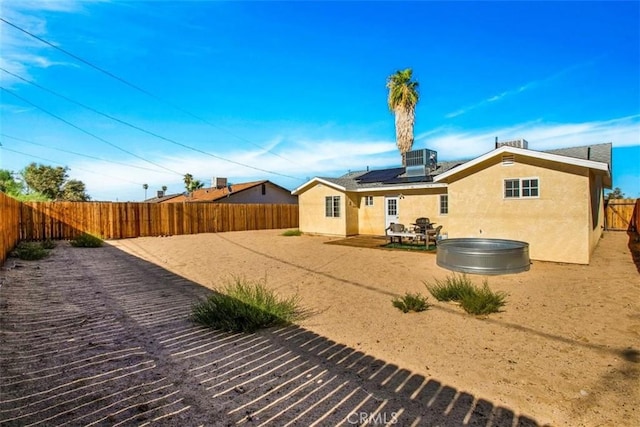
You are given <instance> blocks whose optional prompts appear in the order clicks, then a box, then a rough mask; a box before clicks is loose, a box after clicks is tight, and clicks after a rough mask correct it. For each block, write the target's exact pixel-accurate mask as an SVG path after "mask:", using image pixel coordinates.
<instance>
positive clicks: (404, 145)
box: [394, 106, 415, 166]
mask: <svg viewBox="0 0 640 427" xmlns="http://www.w3.org/2000/svg"><path fill="white" fill-rule="evenodd" d="M394 113H395V115H396V143H397V145H398V149H399V150H400V155H401V156H402V166H406V159H405V157H406V154H407V152H408V151H411V147H413V124H414V122H415V115H414V110H413V108H410V109H408V108H405V107H402V106H398V108H396V109H395V110H394Z"/></svg>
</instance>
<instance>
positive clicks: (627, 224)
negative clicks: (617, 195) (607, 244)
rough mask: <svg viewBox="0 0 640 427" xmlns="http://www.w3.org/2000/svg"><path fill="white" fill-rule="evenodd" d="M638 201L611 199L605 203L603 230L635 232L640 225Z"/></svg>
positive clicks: (639, 201)
mask: <svg viewBox="0 0 640 427" xmlns="http://www.w3.org/2000/svg"><path fill="white" fill-rule="evenodd" d="M639 204H640V199H611V200H607V201H605V210H604V212H605V217H604V218H605V219H604V220H605V229H607V230H619V231H637V230H638V229H637V226H638V224H640V208H639V207H638V205H639Z"/></svg>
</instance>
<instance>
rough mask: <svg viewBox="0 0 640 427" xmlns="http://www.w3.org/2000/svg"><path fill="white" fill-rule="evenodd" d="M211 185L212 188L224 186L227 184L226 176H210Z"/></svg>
mask: <svg viewBox="0 0 640 427" xmlns="http://www.w3.org/2000/svg"><path fill="white" fill-rule="evenodd" d="M211 186H212V187H213V188H224V187H226V186H227V178H219V177H213V178H211Z"/></svg>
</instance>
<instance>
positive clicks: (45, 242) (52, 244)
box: [40, 239, 56, 249]
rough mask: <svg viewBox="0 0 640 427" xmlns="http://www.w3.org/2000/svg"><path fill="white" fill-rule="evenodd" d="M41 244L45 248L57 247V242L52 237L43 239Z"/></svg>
mask: <svg viewBox="0 0 640 427" xmlns="http://www.w3.org/2000/svg"><path fill="white" fill-rule="evenodd" d="M40 244H41V245H42V247H43V248H44V249H53V248H55V247H56V242H54V241H53V240H51V239H47V240H43V241H42V243H40Z"/></svg>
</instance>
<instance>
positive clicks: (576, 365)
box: [112, 230, 640, 426]
mask: <svg viewBox="0 0 640 427" xmlns="http://www.w3.org/2000/svg"><path fill="white" fill-rule="evenodd" d="M330 240H331V239H330V238H328V237H318V236H304V235H303V236H299V237H284V236H282V235H281V231H277V230H268V231H252V232H235V233H220V234H201V235H192V236H173V237H161V238H139V239H132V240H121V241H116V242H112V243H113V244H114V245H115V246H116V247H118V248H120V249H122V250H124V251H127V252H129V253H131V254H134V255H135V256H137V257H141V258H144V259H145V260H148V261H150V262H153V263H155V264H157V265H159V266H161V267H163V268H165V269H167V270H169V271H171V272H174V273H176V274H179V275H181V276H184V277H186V278H188V279H190V280H192V281H194V282H197V283H199V284H202V285H204V286H206V287H210V288H215V287H217V286H219V285H221V284H223V283H225V281H227V280H229V279H230V278H232V277H234V276H243V277H245V278H246V279H249V280H260V279H265V278H266V282H267V284H268V286H270V287H272V288H273V289H276V290H277V291H278V292H280V293H281V294H283V295H289V294H293V293H297V294H299V296H300V297H301V300H302V302H303V304H304V305H305V306H306V307H308V308H311V309H313V310H315V314H314V315H313V316H312V317H310V318H308V319H306V320H304V321H303V322H302V326H303V327H304V328H307V329H309V330H311V331H313V332H315V333H317V334H319V335H321V336H324V337H327V338H329V339H331V340H335V341H336V342H338V343H342V344H345V345H347V346H349V347H352V348H355V349H357V350H361V351H362V352H364V353H367V354H370V355H372V356H374V357H376V358H379V359H382V360H384V361H386V362H388V363H393V364H396V365H398V366H400V367H401V368H405V369H408V370H410V371H411V372H414V373H417V374H421V375H424V376H425V377H426V378H431V379H434V380H437V381H439V382H441V383H444V384H448V385H450V386H452V387H455V388H456V389H458V390H460V391H464V392H468V393H470V394H472V395H473V396H475V397H476V398H478V399H487V400H489V401H491V402H493V403H495V404H497V405H503V406H505V407H508V408H510V409H512V410H513V411H514V412H515V413H524V414H527V415H528V416H531V417H533V418H534V419H535V420H536V421H537V422H538V423H540V424H545V423H549V424H552V425H567V426H579V425H584V426H599V425H611V426H620V425H640V386H639V385H640V375H639V373H640V352H639V351H640V275H639V269H640V267H639V266H637V265H636V264H634V261H633V258H632V255H631V251H630V249H629V247H628V242H629V237H628V236H627V234H626V233H622V232H607V233H605V234H604V237H603V238H602V240H601V241H600V243H599V246H598V248H597V250H596V252H595V255H594V258H593V261H592V263H591V265H588V266H585V265H569V264H557V263H548V262H535V261H534V262H533V264H532V266H531V270H530V271H528V272H525V273H520V274H513V275H503V276H491V277H488V282H489V285H490V287H491V288H492V289H493V290H499V291H505V292H507V293H508V295H509V296H508V302H507V305H506V308H505V310H504V311H503V312H501V313H499V314H493V315H490V316H488V317H475V316H471V315H468V314H466V313H464V312H463V310H462V309H461V308H460V307H458V306H456V305H454V304H448V303H439V302H437V301H435V300H434V299H433V298H432V297H430V298H429V301H430V302H431V303H432V307H431V308H430V309H429V310H427V311H426V312H422V313H410V314H403V313H402V312H400V311H399V310H397V309H396V308H394V307H393V306H392V305H391V299H392V298H393V297H394V296H399V295H403V294H404V293H405V292H421V293H423V294H425V295H429V294H428V292H427V290H426V288H425V285H424V282H425V281H431V280H433V279H434V278H444V277H446V276H447V275H449V274H451V272H449V271H448V270H444V269H441V268H439V267H438V266H437V265H436V257H435V255H433V254H427V253H409V252H404V251H391V250H384V249H368V248H354V247H346V246H339V245H328V244H324V243H326V242H328V241H330ZM470 277H472V278H473V279H474V282H475V283H476V284H481V283H482V280H483V277H482V276H470Z"/></svg>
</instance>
